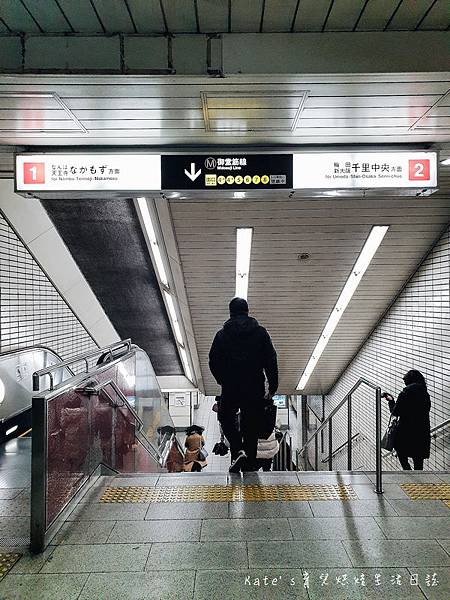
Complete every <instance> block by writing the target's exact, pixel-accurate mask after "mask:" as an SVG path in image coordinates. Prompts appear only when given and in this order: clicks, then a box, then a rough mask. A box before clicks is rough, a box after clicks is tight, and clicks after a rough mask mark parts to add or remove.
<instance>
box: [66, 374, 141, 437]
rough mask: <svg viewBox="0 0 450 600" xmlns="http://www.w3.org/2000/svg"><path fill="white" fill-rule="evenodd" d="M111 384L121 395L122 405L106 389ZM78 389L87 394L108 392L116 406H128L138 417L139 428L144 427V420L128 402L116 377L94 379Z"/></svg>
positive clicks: (134, 415) (135, 416) (136, 417)
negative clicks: (115, 379) (102, 379)
mask: <svg viewBox="0 0 450 600" xmlns="http://www.w3.org/2000/svg"><path fill="white" fill-rule="evenodd" d="M92 383H95V384H96V385H94V386H92V385H90V384H92ZM109 385H110V386H111V387H112V388H113V390H114V391H115V392H116V394H117V395H118V396H119V398H120V400H121V401H122V404H121V405H119V404H116V403H115V402H114V400H113V398H111V396H110V394H108V392H107V391H106V390H105V388H106V387H108V386H109ZM78 391H82V392H85V393H87V394H99V393H100V392H103V393H104V394H106V396H108V398H109V399H110V400H111V402H112V403H113V404H115V405H116V406H126V408H127V409H128V410H129V411H130V413H131V414H132V415H133V417H134V418H135V419H136V421H137V423H138V429H139V430H141V429H143V427H144V422H143V421H142V419H141V418H140V417H139V415H138V414H137V412H136V411H135V410H134V408H133V407H132V406H131V404H130V403H129V402H128V399H127V397H126V396H125V394H124V393H123V392H122V390H121V389H120V387H119V386H118V385H117V383H116V382H115V381H114V379H108V381H102V382H101V383H100V382H98V381H97V380H95V379H94V380H93V381H91V382H89V383H88V384H87V385H85V386H84V387H83V388H81V389H79V390H78Z"/></svg>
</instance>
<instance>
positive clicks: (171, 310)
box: [164, 290, 184, 346]
mask: <svg viewBox="0 0 450 600" xmlns="http://www.w3.org/2000/svg"><path fill="white" fill-rule="evenodd" d="M164 297H165V299H166V303H167V307H168V309H169V317H170V320H171V321H172V325H173V329H174V331H175V337H176V338H177V342H178V343H179V344H180V345H181V346H184V343H183V336H182V335H181V328H180V324H179V322H178V318H177V313H176V311H175V304H174V302H173V298H172V296H171V295H170V294H169V292H166V290H164Z"/></svg>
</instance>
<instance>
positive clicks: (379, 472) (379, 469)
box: [375, 387, 383, 494]
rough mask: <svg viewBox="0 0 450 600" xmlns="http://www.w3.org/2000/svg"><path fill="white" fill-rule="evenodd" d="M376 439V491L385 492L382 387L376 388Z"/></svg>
mask: <svg viewBox="0 0 450 600" xmlns="http://www.w3.org/2000/svg"><path fill="white" fill-rule="evenodd" d="M375 439H376V493H377V494H382V493H383V481H382V464H381V388H380V387H377V389H376V400H375Z"/></svg>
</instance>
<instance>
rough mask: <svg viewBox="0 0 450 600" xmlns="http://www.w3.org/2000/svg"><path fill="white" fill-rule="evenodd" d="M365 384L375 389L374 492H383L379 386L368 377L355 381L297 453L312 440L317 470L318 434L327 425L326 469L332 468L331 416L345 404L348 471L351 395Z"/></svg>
mask: <svg viewBox="0 0 450 600" xmlns="http://www.w3.org/2000/svg"><path fill="white" fill-rule="evenodd" d="M361 385H366V386H368V387H370V388H372V389H373V390H375V394H376V395H375V443H376V454H375V463H376V464H375V471H376V493H377V494H382V493H383V485H382V454H381V387H380V386H378V385H376V384H375V383H372V382H371V381H369V380H368V379H365V378H364V377H361V378H360V379H358V381H357V382H356V383H355V385H354V386H353V387H352V388H351V389H350V390H349V391H348V392H347V394H346V395H345V397H344V398H343V399H342V400H341V402H339V404H338V405H337V406H336V407H335V408H334V409H333V410H332V411H331V413H330V414H329V415H328V417H327V418H326V419H324V420H323V421H322V424H321V425H320V427H318V428H317V429H316V431H315V432H314V434H313V435H312V436H311V437H310V439H309V440H307V441H306V442H305V443H304V444H303V446H302V447H301V448H300V450H299V453H300V454H302V455H303V454H304V452H305V450H306V448H307V447H308V446H309V445H310V444H311V443H312V442H313V441H314V445H315V468H316V471H318V470H319V460H318V454H319V442H318V440H319V438H318V435H319V433H321V432H322V431H324V429H325V428H326V427H328V454H329V460H328V469H329V470H330V471H332V470H333V435H332V424H333V417H334V416H335V414H336V413H337V412H338V411H339V410H340V409H341V408H342V407H343V406H344V405H345V404H346V405H347V406H348V409H347V468H348V470H349V471H351V469H352V395H353V394H354V392H356V390H357V389H358V388H359V387H360V386H361Z"/></svg>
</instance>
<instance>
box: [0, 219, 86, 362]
mask: <svg viewBox="0 0 450 600" xmlns="http://www.w3.org/2000/svg"><path fill="white" fill-rule="evenodd" d="M0 311H1V312H0V352H7V351H10V350H17V349H20V348H26V347H30V346H36V345H41V346H46V347H48V348H51V349H52V350H54V351H55V352H57V353H58V354H59V355H60V356H61V357H62V358H63V359H67V358H69V357H72V356H74V355H76V354H80V353H82V352H84V351H88V350H91V349H95V348H96V347H97V344H96V343H95V342H94V340H93V339H92V337H91V336H90V335H89V333H88V332H87V331H86V329H85V328H84V327H83V325H82V324H81V323H80V321H79V320H78V319H77V317H76V316H75V315H74V313H73V312H72V310H71V309H70V308H69V306H68V305H67V304H66V302H65V301H64V300H63V298H62V297H61V296H60V294H59V293H58V291H57V290H56V289H55V287H54V286H53V284H52V283H51V281H50V280H49V279H48V277H47V276H46V275H45V273H44V272H43V271H42V269H41V268H40V267H39V265H38V264H37V262H36V261H35V260H34V258H33V257H32V256H31V254H30V253H29V251H28V250H27V248H26V247H25V246H24V244H23V243H22V242H21V240H20V239H19V238H18V236H17V235H16V233H15V232H14V230H13V229H12V227H11V226H10V225H9V223H8V221H7V220H6V219H5V218H4V216H3V214H2V213H1V212H0Z"/></svg>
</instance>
